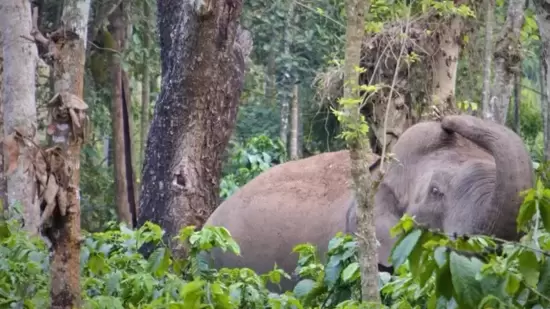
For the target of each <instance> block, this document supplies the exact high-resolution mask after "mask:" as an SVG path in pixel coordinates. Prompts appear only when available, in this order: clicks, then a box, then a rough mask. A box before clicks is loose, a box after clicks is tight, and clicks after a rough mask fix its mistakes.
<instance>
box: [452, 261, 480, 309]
mask: <svg viewBox="0 0 550 309" xmlns="http://www.w3.org/2000/svg"><path fill="white" fill-rule="evenodd" d="M482 266H483V263H482V262H481V261H480V260H479V259H477V258H471V259H469V258H467V257H464V256H462V255H459V254H458V253H456V252H454V251H453V252H451V258H450V269H451V275H452V282H453V287H454V291H455V298H456V301H457V303H458V304H459V305H460V306H463V307H465V308H477V305H478V304H479V302H480V301H481V300H482V299H483V292H482V288H481V284H480V282H479V281H477V280H476V275H477V274H478V273H479V271H480V270H481V267H482Z"/></svg>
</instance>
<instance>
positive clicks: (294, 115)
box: [290, 84, 299, 160]
mask: <svg viewBox="0 0 550 309" xmlns="http://www.w3.org/2000/svg"><path fill="white" fill-rule="evenodd" d="M298 102H299V101H298V84H295V85H294V87H293V89H292V104H291V108H290V159H291V160H297V159H298V106H299V104H298Z"/></svg>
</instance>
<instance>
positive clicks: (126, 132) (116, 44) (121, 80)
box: [109, 2, 136, 226]
mask: <svg viewBox="0 0 550 309" xmlns="http://www.w3.org/2000/svg"><path fill="white" fill-rule="evenodd" d="M125 5H126V3H125V2H122V3H120V4H119V6H118V7H117V9H116V10H115V11H114V12H113V13H112V14H111V16H110V17H109V21H110V23H111V27H112V29H111V31H110V32H111V34H112V36H113V47H112V48H113V49H115V50H116V51H118V54H115V53H113V54H112V57H111V70H112V71H111V74H112V80H111V83H112V100H113V101H112V109H111V118H112V127H113V141H114V143H113V144H114V145H113V148H114V167H115V168H114V171H115V201H116V205H117V213H118V218H119V220H120V221H122V222H125V223H126V224H127V225H128V226H135V225H136V222H135V220H136V216H135V212H136V211H135V210H136V199H135V192H134V179H133V175H134V168H133V165H132V143H131V126H130V121H129V120H130V119H129V118H130V116H129V104H130V102H129V100H130V95H129V87H128V82H127V80H126V78H125V72H124V71H123V69H122V65H121V63H120V57H121V54H122V52H123V51H124V45H125V42H126V39H127V34H126V29H127V18H126V17H125V11H127V10H125Z"/></svg>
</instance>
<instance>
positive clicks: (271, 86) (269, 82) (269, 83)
mask: <svg viewBox="0 0 550 309" xmlns="http://www.w3.org/2000/svg"><path fill="white" fill-rule="evenodd" d="M276 74H277V67H276V66H275V47H274V46H273V44H271V45H270V47H269V55H268V58H267V68H266V86H265V97H266V99H267V100H268V102H269V104H270V106H271V104H274V102H275V94H276V93H277V87H276V83H275V82H276V80H277V76H276Z"/></svg>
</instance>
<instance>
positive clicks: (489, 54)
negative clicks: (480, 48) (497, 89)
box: [481, 0, 495, 110]
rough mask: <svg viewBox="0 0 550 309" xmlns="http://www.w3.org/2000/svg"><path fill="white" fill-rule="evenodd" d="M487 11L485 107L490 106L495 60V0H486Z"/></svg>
mask: <svg viewBox="0 0 550 309" xmlns="http://www.w3.org/2000/svg"><path fill="white" fill-rule="evenodd" d="M485 5H486V8H485V9H486V10H487V11H486V12H485V50H484V63H483V88H482V92H481V93H482V99H481V106H482V107H483V109H484V110H485V108H488V107H489V97H490V91H491V68H492V60H493V25H494V21H493V18H494V11H495V0H485Z"/></svg>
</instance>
